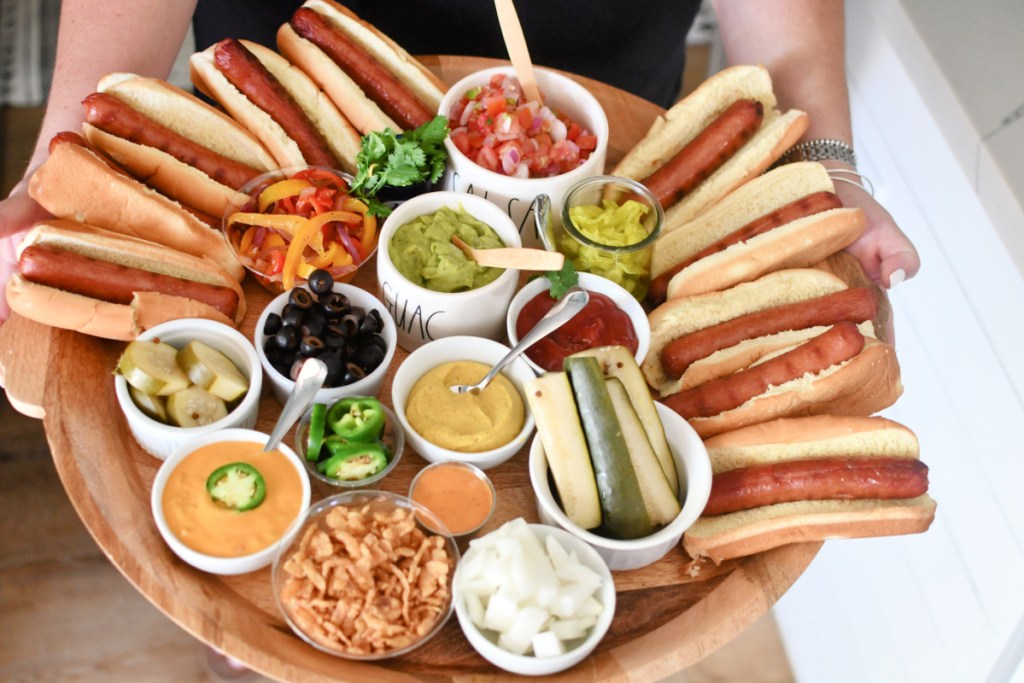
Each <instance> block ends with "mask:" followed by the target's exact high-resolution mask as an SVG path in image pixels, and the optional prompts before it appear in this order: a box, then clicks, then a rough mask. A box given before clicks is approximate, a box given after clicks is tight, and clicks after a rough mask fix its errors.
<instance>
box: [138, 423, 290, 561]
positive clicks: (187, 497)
mask: <svg viewBox="0 0 1024 683" xmlns="http://www.w3.org/2000/svg"><path fill="white" fill-rule="evenodd" d="M267 439H268V436H267V435H266V434H263V433H261V432H256V431H253V430H248V429H226V430H221V431H219V432H213V433H210V434H207V435H203V436H201V437H198V438H196V439H193V440H192V441H189V442H188V443H186V444H185V445H184V446H182V447H181V448H180V449H178V450H177V451H176V452H175V453H174V454H172V455H171V457H169V458H168V459H167V460H165V461H164V464H163V465H162V466H161V467H160V470H159V471H158V472H157V476H156V479H155V480H154V482H153V491H152V499H151V505H152V511H153V517H154V519H155V521H156V525H157V528H158V529H159V531H160V534H161V536H163V538H164V541H165V542H166V543H167V545H168V546H170V548H171V550H173V551H174V553H175V554H177V555H178V556H179V557H180V558H181V559H182V560H184V561H185V562H187V563H188V564H190V565H192V566H194V567H196V568H197V569H201V570H203V571H206V572H210V573H213V574H243V573H246V572H250V571H255V570H257V569H261V568H263V567H266V566H268V565H269V564H270V563H271V562H272V561H273V559H274V552H275V549H276V547H277V544H278V542H279V541H281V540H282V539H283V538H286V537H287V536H288V534H289V530H290V529H292V527H293V525H294V524H295V522H296V520H298V519H299V518H301V517H302V515H303V513H304V512H305V510H306V509H307V508H308V507H309V502H310V484H309V475H308V474H307V473H306V470H305V467H304V466H303V464H302V462H301V461H300V459H299V458H298V456H296V455H295V453H294V451H292V450H291V449H290V448H288V447H287V446H284V445H281V446H278V448H277V449H275V450H272V451H266V452H264V450H263V448H264V446H265V445H266V443H267Z"/></svg>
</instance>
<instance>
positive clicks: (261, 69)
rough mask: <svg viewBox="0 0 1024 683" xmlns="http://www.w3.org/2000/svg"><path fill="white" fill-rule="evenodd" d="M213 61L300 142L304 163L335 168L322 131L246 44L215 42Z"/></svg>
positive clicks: (336, 163)
mask: <svg viewBox="0 0 1024 683" xmlns="http://www.w3.org/2000/svg"><path fill="white" fill-rule="evenodd" d="M213 60H214V63H215V64H216V65H217V68H218V69H220V71H221V73H223V74H224V77H225V78H227V79H228V81H230V82H231V84H232V85H233V86H235V87H236V88H238V90H239V91H240V92H241V93H242V94H243V95H245V96H246V97H247V98H248V99H249V100H250V101H251V102H252V103H253V104H255V105H256V106H258V107H259V108H260V109H262V110H263V111H265V112H267V114H269V115H270V118H272V119H274V121H276V122H277V123H278V125H280V126H281V127H282V128H284V130H285V132H286V133H287V134H288V136H289V137H291V138H292V139H293V140H294V141H295V143H296V144H297V145H298V146H299V150H300V151H301V152H302V156H303V158H304V159H305V160H306V163H308V164H310V165H316V166H327V167H329V168H338V167H339V165H340V164H339V163H338V161H337V160H336V159H335V158H334V155H333V154H331V151H330V148H329V147H328V146H327V143H326V142H325V141H324V138H323V135H321V133H320V131H319V130H317V128H316V126H314V125H313V124H312V123H311V122H310V120H309V118H307V117H306V115H305V113H303V111H302V109H300V108H299V106H298V105H297V104H296V103H295V100H294V99H293V98H292V96H291V95H290V94H289V93H288V91H287V90H285V88H284V86H283V85H281V82H280V81H278V80H277V78H275V77H274V75H273V74H272V73H270V71H269V70H267V68H266V67H265V66H263V63H262V62H261V61H260V60H259V59H258V58H257V57H256V55H254V54H252V53H251V52H250V51H249V50H248V49H246V47H245V45H243V44H242V43H241V42H240V41H238V40H236V39H234V38H226V39H224V40H222V41H221V42H219V43H217V46H216V48H215V49H214V53H213Z"/></svg>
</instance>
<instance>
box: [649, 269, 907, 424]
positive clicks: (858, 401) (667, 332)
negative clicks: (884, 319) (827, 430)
mask: <svg viewBox="0 0 1024 683" xmlns="http://www.w3.org/2000/svg"><path fill="white" fill-rule="evenodd" d="M847 290H849V288H848V287H847V285H846V283H845V282H843V281H842V280H841V279H840V278H838V277H836V276H835V275H833V274H831V273H827V272H825V271H822V270H818V269H813V268H801V269H788V270H779V271H775V272H772V273H769V274H768V275H765V276H763V277H761V278H759V279H757V280H755V281H753V282H746V283H742V284H739V285H736V286H734V287H731V288H729V289H727V290H724V291H722V292H709V293H705V294H698V295H694V296H690V297H679V298H677V299H670V300H669V301H667V302H666V303H664V304H662V305H661V306H659V307H658V308H656V309H655V310H654V311H652V312H651V314H650V316H649V321H650V323H651V345H650V350H649V352H648V354H647V357H646V358H645V359H644V362H643V365H642V369H643V371H644V374H645V376H646V378H647V380H648V383H649V384H650V385H651V386H652V387H653V388H655V389H656V390H657V392H658V393H659V395H660V397H661V400H663V401H666V402H667V403H668V404H669V405H671V406H673V407H675V408H676V409H677V410H679V411H680V414H684V413H686V414H684V417H687V419H688V421H689V423H690V425H691V426H692V427H693V428H694V430H695V431H696V432H697V433H698V434H699V435H700V436H702V437H705V438H706V437H709V436H713V435H715V434H719V433H722V432H725V431H730V430H733V429H738V428H740V427H744V426H747V425H751V424H757V423H759V422H765V421H768V420H772V419H775V418H780V417H795V416H802V415H818V414H838V415H871V414H873V413H876V412H878V411H879V410H882V409H884V408H886V407H888V406H890V405H892V404H893V403H894V402H895V401H896V399H897V398H899V396H900V395H901V394H902V391H903V386H902V383H901V381H900V372H899V363H898V362H897V359H896V353H895V349H894V348H893V347H892V346H891V345H889V344H885V343H882V342H880V341H879V340H878V339H877V338H876V335H875V328H874V324H873V322H872V321H871V320H870V319H867V320H864V321H863V322H860V323H858V324H857V325H856V329H857V330H859V333H860V335H861V336H862V337H863V342H862V348H858V350H856V351H855V352H853V353H854V354H855V355H852V356H849V357H847V358H845V359H844V360H842V361H839V362H834V363H832V364H831V365H828V366H827V367H822V368H821V369H820V370H815V371H814V372H807V373H804V374H803V375H802V376H799V377H796V378H793V379H788V376H787V379H786V380H785V381H780V382H773V383H772V385H771V386H768V387H767V388H765V390H764V391H762V392H760V393H757V394H754V395H752V396H750V397H749V399H747V400H744V401H743V402H742V403H739V404H733V406H732V407H728V408H724V409H721V410H719V411H718V412H715V411H714V410H708V411H706V412H701V413H700V414H694V413H691V412H690V409H689V408H686V409H685V410H684V409H682V408H681V406H682V405H683V404H684V403H687V402H686V401H683V400H682V396H683V395H684V394H688V395H689V398H690V399H693V398H694V396H693V392H694V391H698V390H700V389H701V388H703V389H704V390H705V391H718V389H714V388H712V387H711V386H710V385H711V384H717V385H718V386H722V385H723V383H724V382H725V381H726V379H727V378H731V377H735V376H736V375H737V374H739V373H741V372H746V373H747V374H750V373H749V372H747V371H749V370H751V369H753V368H756V367H757V366H758V365H759V364H762V363H766V362H768V361H770V360H772V359H774V358H776V357H778V356H781V355H782V354H785V353H788V352H790V351H796V350H798V349H800V348H801V347H802V346H803V345H804V344H807V343H810V342H812V341H813V340H814V339H816V338H817V337H819V336H821V335H823V334H825V333H826V332H829V331H830V330H831V329H832V327H833V325H834V323H822V324H818V325H812V326H810V327H797V328H795V329H788V330H785V331H780V332H775V333H771V334H766V335H763V336H758V335H756V334H755V335H752V336H751V337H748V338H745V339H742V340H740V341H738V342H734V343H733V344H732V345H727V346H725V347H724V348H721V349H720V350H718V351H715V352H713V353H710V355H707V356H705V357H703V358H700V359H699V360H696V361H695V362H692V363H691V364H689V365H688V366H687V367H686V369H685V371H684V372H683V373H682V375H681V376H680V377H673V376H671V375H670V373H669V371H668V368H667V367H666V365H665V361H664V359H663V353H662V352H663V350H664V349H665V347H666V346H668V345H669V344H670V343H671V342H673V341H675V340H677V339H680V338H681V337H684V336H685V335H689V334H692V333H694V332H697V331H700V330H704V329H709V328H712V327H714V326H716V325H720V324H723V323H726V322H727V321H731V320H739V319H741V318H742V317H743V316H747V315H749V314H751V313H755V312H758V311H769V310H773V309H777V308H779V307H780V306H785V305H790V304H796V303H800V302H812V301H817V300H819V299H821V298H822V297H831V298H834V297H835V296H836V295H838V294H841V293H844V292H846V291H847ZM850 293H851V294H857V295H861V296H863V297H868V296H870V294H869V293H868V292H867V291H865V290H856V291H854V290H850ZM848 324H849V325H851V326H852V325H853V323H848ZM741 328H742V326H741ZM716 329H717V328H716ZM715 339H716V340H718V339H720V337H715ZM685 343H687V344H688V343H689V342H688V341H687V342H685ZM694 355H695V356H697V357H699V354H694ZM701 400H703V399H701ZM688 405H691V406H692V405H693V404H692V401H690V402H689V403H688Z"/></svg>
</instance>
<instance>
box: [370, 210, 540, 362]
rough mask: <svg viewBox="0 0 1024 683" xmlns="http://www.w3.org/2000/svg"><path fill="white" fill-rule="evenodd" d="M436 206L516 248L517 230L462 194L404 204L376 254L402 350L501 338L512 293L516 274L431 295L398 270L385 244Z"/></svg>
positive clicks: (500, 215) (510, 272)
mask: <svg viewBox="0 0 1024 683" xmlns="http://www.w3.org/2000/svg"><path fill="white" fill-rule="evenodd" d="M441 207H448V208H451V209H455V210H458V209H459V207H462V208H463V209H465V211H466V213H468V214H470V215H471V216H473V217H474V218H476V219H478V220H480V221H482V222H484V223H486V224H487V225H489V226H490V227H491V228H493V229H494V231H495V232H496V233H497V234H498V237H499V238H501V241H502V242H504V243H505V246H507V247H518V246H521V243H520V241H519V232H518V231H517V230H516V226H515V225H513V224H512V221H511V220H510V219H509V217H508V216H506V215H505V213H504V212H502V211H501V210H500V209H499V208H498V207H497V206H495V205H494V204H492V203H490V202H489V201H487V200H486V199H483V198H481V197H477V196H475V195H471V194H465V193H462V192H427V193H426V194H421V195H419V196H418V197H413V198H412V199H410V200H408V201H406V202H404V203H403V204H402V205H401V206H399V207H398V208H397V209H395V210H394V211H393V212H392V213H391V215H389V216H388V217H387V220H385V221H384V225H383V226H382V227H381V231H380V249H378V250H377V282H378V283H379V286H380V298H381V300H382V301H383V302H384V304H385V306H386V308H387V310H388V312H389V313H390V315H391V317H392V319H393V320H394V322H395V324H396V325H397V327H398V344H399V346H401V347H402V348H403V349H405V350H407V351H412V350H413V349H415V348H417V347H419V346H421V345H423V344H425V343H427V342H429V341H432V340H435V339H441V338H443V337H451V336H454V335H472V336H476V337H486V338H488V339H499V338H501V323H502V320H503V319H504V312H505V310H506V309H507V308H508V304H509V302H510V301H511V300H512V296H513V294H515V291H516V284H518V281H519V273H518V272H517V271H514V270H506V271H505V272H504V273H502V274H501V275H499V276H498V278H497V279H496V280H494V281H493V282H490V283H488V284H486V285H484V286H483V287H477V288H476V289H471V290H469V291H466V292H435V291H433V290H430V289H427V288H426V287H420V286H419V285H417V284H414V283H413V282H411V281H410V280H408V279H407V278H406V277H405V276H404V275H402V274H401V273H399V272H398V269H397V268H396V267H395V264H394V262H393V261H392V260H391V256H390V254H389V253H388V246H389V245H390V243H391V236H392V235H394V234H395V231H396V230H398V228H400V227H402V226H403V225H405V224H406V223H408V222H409V221H412V220H414V219H415V218H418V217H419V216H423V215H425V214H430V213H433V212H435V211H437V210H438V209H440V208H441Z"/></svg>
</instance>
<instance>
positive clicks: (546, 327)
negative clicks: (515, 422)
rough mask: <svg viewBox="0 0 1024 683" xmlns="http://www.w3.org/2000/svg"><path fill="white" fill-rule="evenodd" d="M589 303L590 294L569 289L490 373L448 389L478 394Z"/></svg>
mask: <svg viewBox="0 0 1024 683" xmlns="http://www.w3.org/2000/svg"><path fill="white" fill-rule="evenodd" d="M589 301H590V294H589V293H588V292H587V290H585V289H582V288H580V287H578V286H577V287H570V288H569V290H568V291H567V292H566V293H565V296H563V297H562V300H561V301H559V302H558V303H557V304H555V305H554V306H552V307H551V310H550V311H548V312H547V313H545V314H544V317H543V318H541V319H540V320H538V321H537V324H536V325H534V326H533V329H531V330H530V331H529V332H527V333H526V334H525V335H524V336H523V338H522V339H520V340H519V343H518V344H516V345H515V346H513V347H512V350H511V351H509V352H508V353H507V354H505V357H504V358H502V359H501V360H499V361H498V363H497V364H496V365H495V366H494V367H493V368H491V371H490V372H488V373H487V374H486V375H484V378H483V379H482V380H480V381H479V382H477V383H476V384H456V385H454V386H452V387H449V388H450V389H451V390H452V391H453V392H455V393H456V394H465V393H467V392H472V393H474V394H479V393H480V392H481V391H483V390H484V388H485V387H486V386H487V385H488V384H490V383H491V380H492V379H494V378H495V377H497V375H498V373H499V372H501V369H502V368H504V367H505V366H506V365H508V364H509V363H511V362H512V361H513V360H514V359H516V358H517V357H518V356H519V355H520V354H521V353H522V352H523V351H526V349H528V348H530V347H531V346H533V345H534V344H535V343H537V342H538V341H540V340H541V339H542V338H544V337H546V336H548V335H549V334H551V333H552V332H554V331H555V330H557V329H558V328H559V327H561V326H562V325H564V324H565V323H567V322H569V320H570V319H572V317H573V316H575V315H576V314H577V313H579V312H580V311H582V310H583V308H584V307H585V306H586V305H587V302H589Z"/></svg>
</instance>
